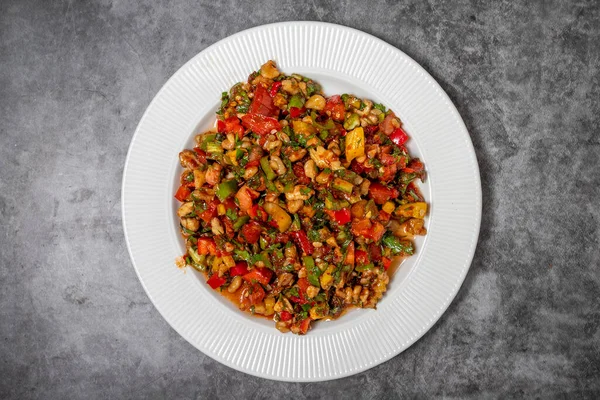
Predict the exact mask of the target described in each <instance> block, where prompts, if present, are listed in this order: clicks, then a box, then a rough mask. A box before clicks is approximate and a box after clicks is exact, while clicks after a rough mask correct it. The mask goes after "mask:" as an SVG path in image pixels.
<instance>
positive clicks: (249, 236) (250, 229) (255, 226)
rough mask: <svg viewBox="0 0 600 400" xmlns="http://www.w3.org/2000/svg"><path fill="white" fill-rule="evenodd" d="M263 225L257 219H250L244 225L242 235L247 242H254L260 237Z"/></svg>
mask: <svg viewBox="0 0 600 400" xmlns="http://www.w3.org/2000/svg"><path fill="white" fill-rule="evenodd" d="M260 232H261V226H260V224H259V223H258V222H256V221H249V222H248V223H247V224H244V226H242V236H243V237H244V239H246V242H248V243H250V244H254V243H256V242H258V239H260Z"/></svg>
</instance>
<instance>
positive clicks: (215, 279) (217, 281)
mask: <svg viewBox="0 0 600 400" xmlns="http://www.w3.org/2000/svg"><path fill="white" fill-rule="evenodd" d="M225 282H227V279H225V278H219V275H217V274H213V276H211V277H210V278H208V280H207V281H206V283H208V286H210V287H211V288H213V289H217V288H220V287H221V286H222V285H223V284H224V283H225Z"/></svg>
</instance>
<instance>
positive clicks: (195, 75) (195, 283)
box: [122, 22, 481, 381]
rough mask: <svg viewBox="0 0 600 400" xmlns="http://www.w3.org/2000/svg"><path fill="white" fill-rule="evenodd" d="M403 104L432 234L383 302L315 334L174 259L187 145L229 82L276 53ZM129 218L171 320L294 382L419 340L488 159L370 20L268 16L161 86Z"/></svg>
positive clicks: (134, 159)
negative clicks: (258, 312) (233, 295)
mask: <svg viewBox="0 0 600 400" xmlns="http://www.w3.org/2000/svg"><path fill="white" fill-rule="evenodd" d="M269 59H273V60H275V61H276V62H277V64H278V66H279V68H280V69H281V70H282V71H284V72H286V73H293V72H298V73H301V74H305V75H308V76H310V77H312V78H315V79H316V80H317V81H319V82H320V83H321V84H322V85H323V88H324V91H325V93H326V94H336V93H354V94H357V95H359V96H365V97H367V98H370V99H373V100H375V101H377V102H383V103H384V104H385V105H386V106H388V107H390V108H392V109H393V110H394V111H395V112H396V114H397V115H398V116H399V117H400V118H401V119H402V121H403V122H404V126H405V128H406V130H407V131H408V133H409V134H410V136H411V140H410V142H409V146H408V147H409V150H410V152H411V153H412V154H413V155H417V156H419V157H421V159H422V160H423V161H424V163H425V166H426V169H427V171H428V174H429V179H428V181H427V183H426V184H424V185H421V188H422V190H423V193H424V196H425V197H426V199H427V201H428V202H429V203H430V212H429V216H428V218H427V226H428V230H429V232H428V234H427V236H426V237H425V240H420V241H417V254H416V255H415V256H413V257H411V258H410V259H409V260H408V261H407V262H405V263H404V264H403V265H402V266H401V267H400V269H399V271H398V272H397V273H396V275H394V277H393V278H392V280H391V283H390V286H389V291H388V292H387V293H386V294H385V296H384V298H383V299H382V300H381V301H380V303H379V306H378V309H377V310H357V311H352V312H349V313H348V314H346V315H344V316H343V317H342V318H341V319H339V320H337V321H331V322H321V323H317V324H314V327H313V329H312V330H311V331H309V334H308V335H306V336H296V335H292V334H281V333H279V332H278V331H277V330H276V329H275V327H274V323H273V322H270V321H266V320H262V319H259V318H253V317H251V316H248V315H247V314H244V313H242V312H240V311H238V310H237V309H236V308H235V307H234V306H233V305H232V304H231V303H229V302H228V301H227V300H226V299H224V298H222V297H221V296H220V295H219V294H217V293H215V292H214V291H212V290H210V289H209V288H208V286H207V285H206V284H205V283H204V282H203V280H204V279H203V277H201V276H199V275H197V274H196V273H194V272H192V271H186V272H185V273H184V271H182V270H179V269H178V268H176V267H175V264H174V260H175V257H176V256H178V255H181V254H183V253H184V247H183V243H182V240H181V238H180V236H179V233H178V229H177V226H178V222H177V220H176V218H175V209H176V207H177V204H176V203H177V202H176V200H174V199H173V194H174V192H175V190H176V188H177V186H178V177H179V173H180V167H179V165H178V153H179V152H180V151H181V150H182V149H184V148H186V147H190V146H191V145H192V141H193V136H194V133H195V132H197V131H201V130H203V129H205V128H208V127H210V126H212V124H213V123H214V111H216V109H217V107H218V105H219V103H220V101H219V99H220V94H221V92H223V91H226V90H228V89H229V88H230V87H231V86H232V85H233V84H234V83H236V82H239V81H244V80H246V78H247V77H248V75H249V74H250V72H252V71H254V70H257V69H258V68H259V67H260V65H261V64H263V63H264V62H265V61H266V60H269ZM122 190H123V194H122V196H123V197H122V210H123V227H124V230H125V237H126V240H127V245H128V248H129V253H130V255H131V260H132V262H133V265H134V267H135V269H136V272H137V274H138V277H139V278H140V281H141V282H142V285H143V286H144V289H145V290H146V293H148V296H149V297H150V299H151V300H152V302H153V303H154V305H155V306H156V308H157V309H158V311H159V312H160V313H161V314H162V316H163V317H164V318H165V319H166V320H167V321H168V322H169V324H171V326H172V327H173V328H174V329H175V330H176V331H177V332H178V333H179V334H180V335H181V336H183V337H184V338H185V339H186V340H187V341H188V342H190V343H191V344H192V345H194V346H195V347H196V348H198V349H199V350H200V351H202V352H203V353H205V354H207V355H209V356H210V357H212V358H214V359H215V360H218V361H219V362H221V363H223V364H225V365H228V366H230V367H232V368H235V369H237V370H239V371H243V372H246V373H249V374H252V375H256V376H260V377H264V378H269V379H277V380H284V381H321V380H328V379H335V378H340V377H344V376H348V375H352V374H355V373H358V372H360V371H364V370H366V369H368V368H371V367H373V366H375V365H377V364H379V363H381V362H383V361H385V360H387V359H389V358H391V357H393V356H395V355H397V354H398V353H400V352H401V351H403V350H405V349H406V348H408V347H409V346H410V345H411V344H412V343H414V342H415V341H416V340H417V339H419V338H420V337H421V336H423V334H424V333H425V332H427V330H428V329H429V328H431V326H432V325H433V324H434V323H435V322H436V321H437V320H438V318H439V317H440V316H441V314H442V313H443V312H444V311H445V310H446V308H447V307H448V305H449V304H450V302H451V301H452V299H453V298H454V296H455V295H456V292H457V291H458V289H459V287H460V285H461V283H462V282H463V279H464V277H465V275H466V273H467V271H468V269H469V265H470V263H471V260H472V258H473V253H474V251H475V245H476V243H477V236H478V233H479V224H480V220H481V183H480V180H479V169H478V166H477V160H476V158H475V153H474V151H473V146H472V144H471V141H470V138H469V135H468V132H467V130H466V128H465V125H464V123H463V121H462V119H461V118H460V115H459V114H458V112H457V110H456V108H455V107H454V106H453V105H452V102H451V101H450V99H449V98H448V96H447V95H446V94H445V93H444V91H443V90H442V89H441V88H440V86H439V85H438V84H437V83H436V82H435V81H434V80H433V78H432V77H431V76H430V75H429V74H428V73H427V72H426V71H425V70H424V69H423V68H421V67H420V66H419V65H418V64H417V63H416V62H415V61H413V60H412V59H411V58H409V57H408V56H407V55H406V54H404V53H403V52H401V51H400V50H398V49H396V48H394V47H392V46H390V45H389V44H387V43H385V42H383V41H381V40H379V39H377V38H375V37H373V36H370V35H368V34H365V33H363V32H360V31H357V30H354V29H350V28H347V27H343V26H339V25H332V24H325V23H317V22H288V23H279V24H273V25H265V26H259V27H257V28H253V29H250V30H247V31H243V32H240V33H238V34H236V35H233V36H231V37H228V38H226V39H224V40H222V41H220V42H218V43H216V44H214V45H212V46H211V47H209V48H207V49H206V50H204V51H202V52H201V53H200V54H198V55H197V56H196V57H194V58H193V59H192V60H190V61H189V62H188V63H187V64H185V65H184V66H183V67H181V69H179V71H177V73H175V75H173V77H171V79H169V81H168V82H167V83H166V84H165V85H164V86H163V88H162V89H161V90H160V92H159V93H158V94H157V95H156V97H155V98H154V100H153V101H152V103H151V104H150V106H149V107H148V109H147V110H146V113H145V114H144V116H143V117H142V119H141V121H140V123H139V125H138V127H137V130H136V132H135V134H134V136H133V139H132V141H131V146H130V148H129V154H128V156H127V162H126V164H125V171H124V174H123V188H122Z"/></svg>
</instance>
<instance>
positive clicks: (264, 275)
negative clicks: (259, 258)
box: [242, 267, 273, 285]
mask: <svg viewBox="0 0 600 400" xmlns="http://www.w3.org/2000/svg"><path fill="white" fill-rule="evenodd" d="M272 277H273V271H271V270H270V269H268V268H260V267H254V269H253V270H252V271H250V272H248V273H247V274H245V275H244V276H242V278H243V279H244V280H245V281H246V282H253V281H255V282H259V283H262V284H263V285H268V284H269V282H270V281H271V278H272Z"/></svg>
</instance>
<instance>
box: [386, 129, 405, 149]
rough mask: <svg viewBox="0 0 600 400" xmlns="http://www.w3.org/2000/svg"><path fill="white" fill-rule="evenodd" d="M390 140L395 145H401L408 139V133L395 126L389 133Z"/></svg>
mask: <svg viewBox="0 0 600 400" xmlns="http://www.w3.org/2000/svg"><path fill="white" fill-rule="evenodd" d="M389 137H390V140H391V141H392V142H394V144H396V146H402V145H403V144H404V143H406V141H407V140H408V135H407V134H406V132H404V129H402V128H396V129H394V131H393V132H392V133H391V134H390V136H389Z"/></svg>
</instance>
